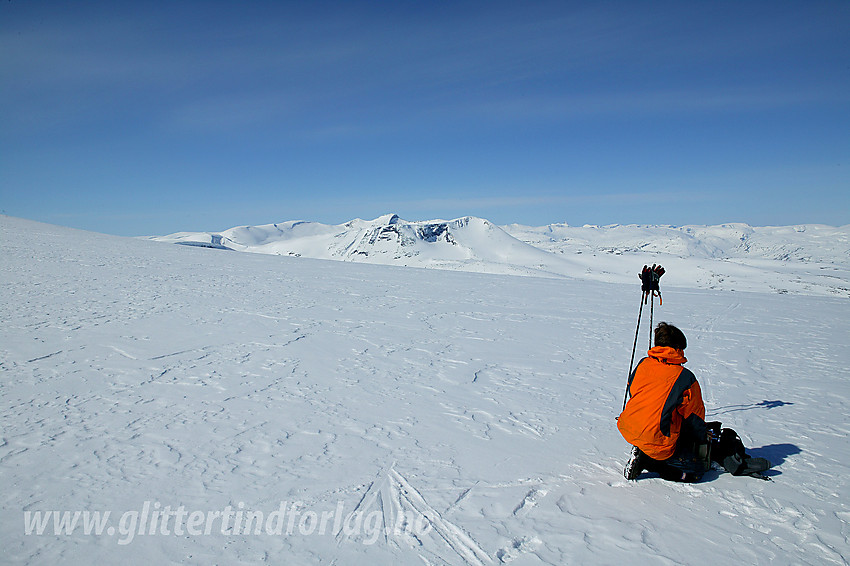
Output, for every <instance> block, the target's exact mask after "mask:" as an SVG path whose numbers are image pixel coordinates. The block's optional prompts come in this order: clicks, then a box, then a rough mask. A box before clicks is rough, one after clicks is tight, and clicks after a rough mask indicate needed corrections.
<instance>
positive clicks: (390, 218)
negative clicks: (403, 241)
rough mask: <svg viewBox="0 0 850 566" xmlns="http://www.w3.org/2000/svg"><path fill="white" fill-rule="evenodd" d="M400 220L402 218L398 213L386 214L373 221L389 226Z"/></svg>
mask: <svg viewBox="0 0 850 566" xmlns="http://www.w3.org/2000/svg"><path fill="white" fill-rule="evenodd" d="M400 220H401V219H400V218H399V217H398V214H384V215H383V216H379V217H378V218H376V219H375V220H373V221H372V222H374V223H375V224H378V225H381V226H389V225H391V224H398V223H399V221H400Z"/></svg>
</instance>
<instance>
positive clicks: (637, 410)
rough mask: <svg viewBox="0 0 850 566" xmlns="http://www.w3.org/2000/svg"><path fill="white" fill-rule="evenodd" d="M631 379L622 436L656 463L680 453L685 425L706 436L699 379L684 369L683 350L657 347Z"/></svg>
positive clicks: (622, 416) (619, 423) (621, 420)
mask: <svg viewBox="0 0 850 566" xmlns="http://www.w3.org/2000/svg"><path fill="white" fill-rule="evenodd" d="M646 354H647V356H648V357H646V358H644V359H642V360H641V361H640V362H639V363H638V365H637V367H636V368H635V370H634V371H633V372H632V375H631V376H629V395H630V399H629V402H628V403H626V408H625V409H624V410H623V412H622V413H621V414H620V418H619V419H618V420H617V428H618V429H620V434H622V435H623V438H625V439H626V441H628V442H629V443H631V444H633V445H635V446H637V447H638V448H640V449H641V451H643V453H644V454H646V455H647V456H649V457H650V458H653V459H655V460H666V459H667V458H670V457H671V456H673V453H674V452H675V451H676V442H677V441H678V440H679V435H680V433H681V431H682V426H683V423H686V426H690V427H691V428H692V432H693V434H694V435H695V436H697V437H699V438H704V437H705V406H704V405H703V403H702V392H701V391H700V387H699V383H697V380H696V377H694V374H693V373H691V372H690V370H688V369H685V368H683V367H682V364H683V363H685V362H687V361H688V359H687V358H686V357H685V353H684V351H683V350H676V349H673V348H667V347H663V346H656V347H655V348H652V349H651V350H649V351H648V352H647V353H646Z"/></svg>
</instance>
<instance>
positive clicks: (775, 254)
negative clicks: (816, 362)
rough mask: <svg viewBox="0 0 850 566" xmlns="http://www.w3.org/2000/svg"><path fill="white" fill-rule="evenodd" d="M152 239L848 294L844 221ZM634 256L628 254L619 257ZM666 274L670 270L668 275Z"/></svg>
mask: <svg viewBox="0 0 850 566" xmlns="http://www.w3.org/2000/svg"><path fill="white" fill-rule="evenodd" d="M148 239H151V240H155V241H159V242H168V243H174V244H181V245H190V246H201V247H210V248H219V249H231V250H236V251H242V252H253V253H264V254H271V255H281V256H293V257H309V258H314V259H326V260H336V261H351V262H360V263H378V264H388V265H401V266H407V267H421V268H433V269H449V270H456V271H475V272H485V273H499V274H511V275H531V276H542V277H571V278H576V277H578V278H583V279H592V280H597V281H610V282H632V280H633V278H634V273H633V271H634V269H635V267H634V266H635V265H638V267H639V266H640V265H642V263H641V262H644V263H662V262H663V263H664V264H665V265H667V264H672V265H677V264H679V267H680V268H681V269H680V271H683V272H685V273H686V275H685V276H683V277H682V278H681V279H680V280H679V281H676V282H675V283H677V284H680V285H682V286H688V287H699V288H724V289H731V290H765V289H769V290H773V291H776V292H780V293H787V292H802V293H805V294H809V293H813V294H829V295H836V294H837V295H841V296H850V282H848V278H850V277H848V275H850V268H848V266H850V226H844V227H832V226H827V225H822V224H799V225H794V226H767V227H758V226H750V225H748V224H744V223H724V224H718V225H713V226H701V225H682V226H673V225H640V224H611V225H607V226H597V225H584V226H581V227H577V226H569V225H567V224H549V225H546V226H539V227H532V226H524V225H520V224H508V225H504V226H498V225H496V224H494V223H492V222H490V221H489V220H486V219H484V218H479V217H475V216H462V217H459V218H455V219H453V220H442V219H436V220H424V221H408V220H404V219H402V218H401V217H400V216H399V215H397V214H385V215H382V216H379V217H378V218H375V219H374V220H363V219H359V218H355V219H352V220H349V221H348V222H345V223H343V224H337V225H331V224H322V223H318V222H309V221H303V220H290V221H286V222H280V223H275V224H265V225H260V226H238V227H234V228H229V229H227V230H223V231H221V232H178V233H175V234H170V235H167V236H154V237H150V238H148ZM624 259H630V260H633V261H628V262H626V261H623V260H624ZM672 279H673V278H672V277H670V278H668V280H672Z"/></svg>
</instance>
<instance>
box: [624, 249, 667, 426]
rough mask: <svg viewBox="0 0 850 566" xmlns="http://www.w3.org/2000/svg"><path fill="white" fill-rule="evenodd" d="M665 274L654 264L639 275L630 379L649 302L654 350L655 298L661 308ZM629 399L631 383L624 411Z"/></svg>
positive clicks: (644, 268)
mask: <svg viewBox="0 0 850 566" xmlns="http://www.w3.org/2000/svg"><path fill="white" fill-rule="evenodd" d="M664 273H665V270H664V268H663V267H661V266H660V265H656V264H654V263H653V264H652V267H649V266H648V265H644V266H643V270H642V271H641V272H640V273H638V277H639V278H640V282H641V286H640V290H641V295H640V309H639V310H638V319H637V327H636V328H635V343H634V345H633V346H632V360H631V362H629V376H628V377H629V378H631V376H632V370H633V369H634V365H635V351H636V350H637V341H638V333H639V332H640V319H641V317H642V316H643V305H645V304H646V303H647V301H648V302H649V349H650V350H651V349H652V318H653V316H654V314H655V297H658V306H661V303H662V301H661V288H660V287H659V283H660V280H661V276H662V275H664ZM628 399H629V383H628V382H627V383H626V394H625V396H623V409H625V408H626V402H627V401H628Z"/></svg>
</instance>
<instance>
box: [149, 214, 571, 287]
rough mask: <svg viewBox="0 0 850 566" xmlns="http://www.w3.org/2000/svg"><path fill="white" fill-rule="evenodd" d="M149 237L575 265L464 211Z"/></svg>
mask: <svg viewBox="0 0 850 566" xmlns="http://www.w3.org/2000/svg"><path fill="white" fill-rule="evenodd" d="M153 239H154V240H159V241H163V242H173V243H176V244H184V245H195V246H205V247H215V248H227V249H232V250H238V251H247V252H254V253H265V254H274V255H288V256H298V257H310V258H315V259H334V260H342V261H355V262H361V263H379V264H394V265H404V266H411V267H430V268H439V269H453V270H459V271H485V272H491V273H516V274H531V273H537V274H548V275H566V274H569V273H570V271H571V270H572V271H574V270H576V269H579V268H578V267H577V266H576V265H575V264H571V262H570V261H569V260H568V259H567V258H565V257H557V256H556V255H554V254H550V253H548V252H546V251H543V250H541V249H539V248H537V247H535V246H533V245H530V244H528V243H525V242H523V241H521V240H518V239H516V238H514V237H512V236H510V235H509V234H507V233H506V232H505V231H504V230H502V229H501V228H499V227H498V226H496V225H494V224H492V223H491V222H489V221H487V220H484V219H481V218H475V217H471V216H467V217H464V218H458V219H455V220H451V221H444V220H431V221H425V222H408V221H405V220H402V219H400V218H399V217H398V215H395V214H387V215H384V216H381V217H379V218H376V219H375V220H361V219H355V220H351V221H349V222H346V223H345V224H340V225H335V226H332V225H327V224H320V223H317V222H301V221H290V222H283V223H279V224H268V225H265V226H242V227H238V228H231V229H229V230H224V231H223V232H220V233H212V232H210V233H204V232H201V233H197V232H196V233H192V232H181V233H178V234H172V235H170V236H163V237H155V238H153Z"/></svg>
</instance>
